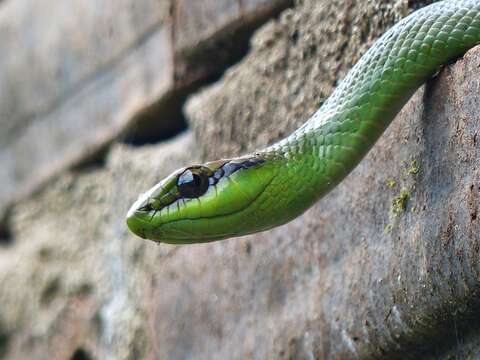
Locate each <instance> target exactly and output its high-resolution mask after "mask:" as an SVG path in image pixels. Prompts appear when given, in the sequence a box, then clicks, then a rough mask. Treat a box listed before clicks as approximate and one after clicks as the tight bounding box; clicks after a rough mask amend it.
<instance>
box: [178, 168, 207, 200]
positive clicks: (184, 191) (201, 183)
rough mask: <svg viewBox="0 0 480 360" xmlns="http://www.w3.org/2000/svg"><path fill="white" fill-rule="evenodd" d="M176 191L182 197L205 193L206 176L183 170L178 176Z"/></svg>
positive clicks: (195, 196)
mask: <svg viewBox="0 0 480 360" xmlns="http://www.w3.org/2000/svg"><path fill="white" fill-rule="evenodd" d="M177 187H178V191H179V192H180V195H182V196H183V197H184V198H197V197H199V196H202V195H203V194H205V192H206V191H207V189H208V177H207V176H206V175H203V174H197V173H194V172H192V171H191V170H185V171H184V172H183V174H182V175H180V177H179V178H178V182H177Z"/></svg>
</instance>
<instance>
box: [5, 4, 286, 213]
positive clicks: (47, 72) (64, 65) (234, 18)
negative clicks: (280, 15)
mask: <svg viewBox="0 0 480 360" xmlns="http://www.w3.org/2000/svg"><path fill="white" fill-rule="evenodd" d="M191 3H199V2H198V1H195V2H192V1H181V2H178V6H177V2H176V1H174V2H172V0H161V1H157V0H102V1H97V0H86V1H74V2H71V1H68V2H65V1H63V0H48V1H43V2H39V1H36V0H13V1H7V2H5V3H2V4H1V5H0V53H1V54H2V56H0V94H1V97H0V127H1V129H2V131H1V132H0V163H1V164H2V166H1V167H0V219H1V217H2V216H1V215H2V211H3V210H5V208H6V206H7V205H8V203H9V202H11V201H12V200H14V199H15V198H18V197H22V196H26V195H28V194H29V193H30V192H31V191H32V190H34V189H35V188H37V187H38V185H39V184H41V183H43V182H44V181H45V180H46V179H48V178H50V177H51V176H52V175H54V174H56V173H59V172H60V171H62V170H64V169H65V168H67V167H69V166H71V165H72V164H77V163H79V162H80V161H83V160H84V159H86V158H89V157H92V156H93V155H95V154H96V153H98V152H99V151H101V150H102V149H104V148H105V147H106V146H108V144H110V143H111V142H112V140H114V139H116V138H118V137H119V135H120V134H123V132H125V130H127V129H131V128H132V127H134V131H133V132H134V133H136V134H137V135H138V133H139V132H140V131H141V129H140V126H139V117H142V116H146V115H145V114H140V113H141V112H142V111H143V112H146V113H148V114H150V117H152V116H153V117H154V121H151V122H150V123H149V124H147V125H148V127H149V129H148V130H143V131H145V132H148V131H149V132H152V131H153V132H164V133H165V132H168V131H170V132H172V131H175V130H177V131H178V129H179V128H181V126H183V125H182V124H181V123H180V122H179V121H178V119H174V118H172V117H170V116H161V115H160V116H159V114H157V113H156V114H154V115H151V113H152V111H153V110H152V108H154V106H155V105H156V106H160V105H161V104H163V103H164V102H168V101H169V99H170V98H171V97H172V93H175V92H179V91H182V89H183V88H186V87H188V86H191V84H192V83H194V82H198V81H201V80H202V79H205V78H207V77H208V76H211V75H212V74H216V73H220V72H221V71H222V68H221V66H225V65H224V63H223V62H225V61H228V56H227V55H224V56H217V59H218V60H217V61H216V62H215V65H216V66H217V67H214V66H212V64H210V63H208V64H206V61H197V62H196V67H195V72H193V71H192V72H190V73H188V74H186V73H185V71H186V70H188V69H189V67H188V64H189V63H190V60H189V56H192V55H187V53H189V54H191V53H193V54H197V55H198V54H202V53H209V52H210V51H209V50H210V49H207V50H205V51H203V50H202V49H203V48H205V47H207V46H210V48H211V49H214V48H215V45H213V44H210V43H211V42H212V41H211V38H213V37H215V36H217V37H220V38H222V39H224V41H226V42H228V40H229V39H232V37H233V34H234V33H235V31H236V30H238V29H244V30H245V29H251V28H254V27H255V26H257V25H258V24H259V23H261V22H262V21H265V20H266V19H267V18H268V17H269V16H271V15H272V14H275V12H278V11H280V10H281V9H284V8H285V7H286V6H287V5H288V4H289V1H287V0H254V1H250V2H248V4H243V3H242V2H241V1H239V0H222V1H216V2H211V3H212V4H217V5H219V4H224V6H211V7H208V8H205V9H206V11H207V13H206V14H204V16H203V17H198V16H197V19H202V21H203V22H201V23H200V29H198V28H195V27H193V28H192V26H189V24H190V23H191V20H190V19H192V18H195V15H199V14H198V11H197V10H198V9H197V8H195V7H194V6H192V4H191ZM182 4H183V5H182ZM202 4H203V2H202ZM240 4H243V6H240ZM174 5H175V6H174ZM203 5H204V6H205V4H203ZM202 8H204V7H202ZM182 9H183V11H182ZM205 23H208V28H207V29H203V27H202V25H203V24H205ZM174 35H176V36H174ZM180 35H181V36H180ZM180 39H181V41H180ZM216 46H217V47H219V48H220V49H221V48H222V46H221V45H216ZM202 51H203V52H202ZM220 59H221V60H222V61H223V62H222V61H220ZM197 60H198V58H197ZM230 61H231V59H230ZM181 69H184V71H183V73H181ZM180 75H181V76H180ZM155 109H156V108H155ZM147 110H148V111H147ZM137 115H138V116H137ZM152 123H153V124H154V128H152V127H153V125H152ZM142 124H143V123H142Z"/></svg>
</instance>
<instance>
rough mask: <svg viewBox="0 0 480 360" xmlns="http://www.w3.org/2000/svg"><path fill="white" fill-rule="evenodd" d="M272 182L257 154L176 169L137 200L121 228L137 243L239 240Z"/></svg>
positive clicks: (266, 167) (267, 168)
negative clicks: (236, 237) (142, 241)
mask: <svg viewBox="0 0 480 360" xmlns="http://www.w3.org/2000/svg"><path fill="white" fill-rule="evenodd" d="M272 178H273V171H272V168H271V166H269V165H268V164H267V162H265V161H264V159H262V158H261V157H260V156H258V155H257V156H256V155H253V156H248V157H242V158H235V159H231V160H219V161H214V162H208V163H205V164H202V165H193V166H190V167H186V168H182V169H179V170H177V171H175V172H173V173H172V174H170V175H169V176H168V177H166V178H165V179H164V180H162V181H161V182H159V183H158V184H157V185H155V186H154V187H152V188H151V189H150V190H148V191H147V192H145V193H144V194H142V195H140V197H139V198H138V200H137V201H136V202H135V203H134V204H133V205H132V207H131V208H130V210H129V211H128V214H127V225H128V227H129V229H130V230H131V231H132V232H133V233H134V234H136V235H138V236H140V237H142V238H145V239H151V240H155V241H158V242H165V243H171V244H187V243H194V242H207V241H213V240H220V239H223V238H227V237H232V236H239V235H244V234H245V233H249V231H245V229H248V228H249V226H246V224H245V221H251V219H252V212H253V214H254V212H255V209H256V206H252V204H254V203H257V200H258V198H259V197H261V195H262V194H263V193H264V191H265V189H266V187H267V186H268V184H269V183H270V181H271V180H272ZM253 218H254V217H253ZM248 219H250V220H248ZM255 231H258V230H257V229H255Z"/></svg>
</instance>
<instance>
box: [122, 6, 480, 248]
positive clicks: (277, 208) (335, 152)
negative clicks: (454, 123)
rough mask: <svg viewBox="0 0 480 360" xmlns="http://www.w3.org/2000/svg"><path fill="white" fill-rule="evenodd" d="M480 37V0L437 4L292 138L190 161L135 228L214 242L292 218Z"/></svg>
mask: <svg viewBox="0 0 480 360" xmlns="http://www.w3.org/2000/svg"><path fill="white" fill-rule="evenodd" d="M479 43H480V0H456V1H455V0H448V1H441V2H437V3H434V4H432V5H430V6H427V7H424V8H422V9H420V10H418V11H416V12H414V13H412V14H411V15H409V16H407V17H406V18H404V19H403V20H401V21H400V22H398V23H397V24H396V25H395V26H393V27H392V28H391V29H390V30H389V31H387V32H386V33H385V34H384V35H383V36H382V37H381V38H380V39H379V40H377V41H376V43H375V44H374V45H373V46H372V47H371V48H370V49H369V50H368V51H367V52H366V53H365V55H364V56H363V57H362V58H361V59H360V60H359V62H358V63H357V64H356V65H355V66H354V67H353V68H352V70H351V71H350V72H349V73H348V75H347V76H346V77H345V79H344V80H343V81H342V83H341V84H340V85H339V86H338V87H337V88H336V89H335V91H334V92H333V93H332V95H331V96H330V97H329V98H328V99H327V100H326V101H325V103H324V104H323V105H322V106H321V107H320V109H319V110H318V111H317V112H316V113H315V114H314V115H313V116H312V117H311V118H310V119H309V120H308V121H307V122H306V123H305V124H304V125H303V126H302V127H300V128H299V129H298V130H296V131H295V132H293V133H292V134H291V135H290V136H288V137H287V138H285V139H283V140H280V141H279V142H277V143H275V144H273V145H271V146H269V147H267V148H266V149H263V150H259V151H256V152H254V153H252V154H249V155H246V156H241V157H237V158H232V159H222V160H218V161H212V162H207V163H204V164H199V165H193V166H189V167H186V168H181V169H179V170H177V171H175V172H174V173H172V174H171V175H170V176H168V177H167V178H165V179H164V180H163V181H161V182H160V183H158V184H157V185H155V186H154V187H153V188H151V189H150V190H148V191H147V192H146V193H144V194H142V195H140V197H139V198H138V200H137V201H136V202H135V203H134V204H133V206H132V207H131V209H130V210H129V212H128V214H127V225H128V227H129V229H130V230H131V231H132V232H133V233H135V234H136V235H138V236H140V237H142V238H146V239H151V240H155V241H158V242H164V243H170V244H190V243H198V242H208V241H214V240H220V239H225V238H230V237H235V236H242V235H246V234H252V233H255V232H259V231H263V230H267V229H270V228H273V227H275V226H278V225H281V224H285V223H286V222H288V221H290V220H292V219H294V218H296V217H297V216H299V215H300V214H302V213H303V212H304V211H305V210H306V209H308V208H309V207H310V206H312V205H313V204H314V203H315V202H316V201H317V200H318V199H319V198H321V197H322V196H323V195H325V194H326V193H327V192H328V191H329V190H331V189H332V188H334V187H335V186H336V185H337V184H338V183H339V182H340V181H341V180H342V179H344V178H345V176H346V175H347V174H348V173H349V172H350V171H352V169H353V168H354V167H355V166H356V165H357V164H358V163H359V162H360V160H361V159H362V158H363V157H364V156H365V155H366V154H367V152H368V151H369V150H370V149H371V148H372V146H373V145H374V144H375V142H376V141H377V139H378V138H379V137H380V135H381V134H382V133H383V132H384V131H385V129H386V128H387V126H388V125H389V124H390V122H391V121H392V120H393V119H394V117H395V116H396V114H397V113H398V112H399V111H400V109H401V108H402V107H403V105H404V104H405V103H406V102H407V101H408V99H409V98H410V97H411V95H412V94H413V93H414V92H415V90H416V89H417V88H418V87H419V86H420V85H421V84H423V83H424V82H425V81H426V80H427V79H428V78H429V77H431V76H432V75H433V74H435V73H436V72H437V71H439V69H440V68H441V67H442V66H443V65H444V64H446V63H448V62H450V61H452V60H454V59H456V58H457V57H459V56H461V55H463V54H464V53H465V52H466V51H467V50H468V49H470V48H472V47H473V46H475V45H477V44H479Z"/></svg>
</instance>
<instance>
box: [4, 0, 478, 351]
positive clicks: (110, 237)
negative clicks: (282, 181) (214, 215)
mask: <svg viewBox="0 0 480 360" xmlns="http://www.w3.org/2000/svg"><path fill="white" fill-rule="evenodd" d="M19 2H21V1H20V0H7V1H6V2H5V3H3V4H2V5H0V14H1V12H2V11H5V9H8V7H9V6H14V5H13V4H15V3H19ZM185 3H186V2H185ZM210 3H211V4H213V5H212V6H220V3H221V2H205V4H210ZM233 3H234V2H228V1H225V6H220V8H221V11H224V12H225V13H229V11H231V6H232V4H233ZM258 3H259V4H260V3H262V2H260V1H259V2H258ZM263 3H266V2H263ZM423 3H424V2H407V1H403V0H398V1H393V0H392V1H381V2H371V1H315V0H304V1H297V2H296V4H295V7H294V8H292V9H288V10H286V11H284V12H283V13H282V14H281V16H280V17H279V18H278V19H273V20H271V21H270V22H268V24H266V25H265V26H263V27H262V29H261V30H260V31H259V32H257V33H256V34H255V35H254V37H253V39H252V47H251V50H250V51H249V54H248V55H247V57H246V58H245V59H243V60H242V61H241V63H239V64H238V65H235V66H234V67H232V68H231V69H229V70H228V71H227V73H226V74H225V76H223V77H222V79H220V80H219V81H218V82H216V83H215V84H213V85H212V86H210V87H208V88H207V89H205V90H203V91H200V92H197V91H195V93H194V94H192V96H191V97H190V100H189V101H188V103H187V105H186V116H187V119H188V121H189V124H190V127H191V129H190V130H188V131H186V132H185V133H183V134H181V135H180V136H178V137H175V138H173V139H171V140H169V141H166V142H163V143H160V144H152V145H144V146H141V147H139V146H131V145H127V144H122V143H118V142H115V141H113V139H114V138H115V137H113V138H112V139H111V140H109V142H112V141H113V143H112V145H111V146H110V147H109V149H108V152H107V155H106V159H105V161H104V163H103V165H102V166H98V167H82V168H76V169H72V170H69V171H63V172H61V173H60V174H59V175H57V176H55V177H54V180H52V181H50V182H49V183H48V184H46V185H45V186H43V187H42V188H41V190H39V191H37V192H36V193H35V194H30V195H29V196H28V197H26V198H24V199H23V200H21V201H19V202H18V203H17V204H16V205H15V206H14V208H13V209H12V211H11V216H10V218H9V219H10V233H11V241H10V243H9V244H8V245H7V244H6V245H4V246H2V247H0V284H1V286H0V304H2V306H1V307H0V356H2V355H3V356H4V357H5V358H12V359H13V358H15V359H16V358H38V359H42V358H45V359H47V358H48V359H50V358H57V359H69V358H81V357H82V356H83V358H92V359H97V358H98V359H103V358H111V359H137V358H146V359H246V358H247V359H267V358H268V359H350V358H352V359H355V358H360V359H370V358H386V359H394V358H398V359H406V358H412V359H418V358H428V357H431V358H444V359H449V358H452V357H457V358H475V357H477V356H478V354H479V353H480V351H479V347H478V324H477V320H476V319H478V318H479V308H478V287H479V282H478V279H479V267H478V262H479V258H478V256H479V247H478V242H479V240H480V235H479V234H480V231H479V230H480V229H479V227H480V225H479V221H478V217H477V213H478V204H479V197H480V183H479V175H480V167H479V159H480V156H479V155H480V144H479V141H478V136H479V131H480V127H479V125H478V124H479V120H480V111H479V110H478V109H480V106H479V105H480V98H479V97H478V94H479V92H480V91H479V90H480V89H479V86H480V85H479V84H480V79H479V75H478V71H477V70H478V67H479V66H480V49H478V48H477V49H473V50H472V51H470V52H469V53H468V54H467V55H466V56H465V57H464V58H462V59H459V60H458V61H457V62H456V63H455V64H452V65H449V66H447V67H446V68H445V69H443V70H442V71H441V72H440V74H439V75H438V76H437V77H435V78H434V79H432V80H431V81H429V82H428V84H427V85H426V86H424V87H423V88H422V89H420V90H419V91H418V92H417V93H416V94H415V96H414V97H413V99H412V100H411V101H410V102H409V104H408V105H407V106H406V107H405V109H404V110H403V111H402V112H401V114H400V115H399V116H398V118H397V119H396V120H395V121H394V123H393V124H392V125H391V126H390V127H389V129H388V130H387V132H386V133H385V134H384V136H383V137H382V138H381V140H380V141H379V143H378V144H377V145H376V146H375V147H374V149H373V150H372V151H371V152H370V153H369V155H368V156H367V158H366V159H365V160H364V161H363V162H362V163H361V164H360V166H359V167H358V168H357V169H356V170H355V171H354V172H353V173H352V174H351V175H349V176H348V178H347V179H346V180H345V181H344V182H343V183H342V184H341V185H340V186H339V187H338V188H336V189H335V190H334V191H333V192H332V193H330V194H329V195H328V196H327V197H325V198H324V199H323V200H322V201H321V202H319V203H318V204H317V205H315V206H314V207H313V208H312V209H310V210H309V211H308V212H307V213H306V214H304V215H303V216H301V217H300V218H298V219H296V220H295V221H293V222H291V223H289V224H287V225H285V226H282V227H280V228H277V229H274V230H271V231H268V232H265V233H261V234H257V235H252V236H247V237H244V238H240V239H234V240H229V241H223V242H218V243H211V244H204V245H192V246H179V247H175V246H168V245H159V246H156V245H155V244H154V243H152V242H150V241H144V240H141V239H138V238H135V237H134V236H132V235H131V234H130V233H128V231H127V229H126V227H125V224H124V216H125V213H126V210H127V209H128V207H129V206H130V204H131V203H132V202H133V201H134V200H135V198H136V197H137V195H138V193H140V192H141V191H143V190H145V189H146V188H148V187H150V186H151V185H153V184H154V183H155V182H156V181H158V180H159V179H160V178H162V177H163V176H165V175H167V174H168V173H169V172H170V171H172V170H174V169H175V168H177V167H180V166H183V165H185V164H188V163H191V162H195V161H200V160H203V159H210V158H215V157H220V156H228V155H232V154H240V153H242V152H246V151H250V150H253V149H255V148H257V147H261V146H264V145H265V144H268V143H271V142H272V141H275V140H277V139H279V138H281V137H283V136H285V135H286V134H288V133H289V132H290V131H291V130H292V129H294V128H295V127H297V126H298V125H299V124H301V123H302V122H303V121H305V120H306V119H307V118H308V116H309V115H310V114H312V113H313V112H314V111H315V110H316V108H317V107H318V106H319V105H320V104H321V102H322V101H323V100H324V99H325V98H326V97H327V96H328V94H329V93H330V92H331V91H332V89H333V88H334V87H335V85H336V84H337V83H338V81H339V80H340V79H341V78H342V77H343V76H345V74H346V72H347V71H348V69H349V68H350V67H351V66H352V64H354V63H355V61H356V60H358V58H359V57H360V56H361V54H362V53H363V52H365V50H366V49H367V48H368V46H369V45H370V44H371V43H372V42H373V41H374V40H375V39H376V38H377V37H378V36H379V35H380V34H381V33H383V32H384V31H385V30H386V29H387V28H388V27H389V26H391V25H392V24H393V23H394V22H395V21H397V20H398V19H399V18H401V17H403V16H405V15H406V14H407V13H408V12H409V11H410V10H411V8H413V7H417V6H421V5H423ZM177 4H178V5H179V7H178V8H176V10H175V11H178V12H181V11H186V10H188V9H195V10H194V11H195V12H199V14H202V11H207V10H205V9H200V10H197V9H196V8H195V7H190V6H187V5H184V2H183V1H179V2H177ZM238 4H242V6H244V7H245V6H247V4H249V2H248V1H241V2H238ZM171 9H172V8H170V11H171ZM147 10H148V9H147ZM58 11H60V10H58ZM192 11H193V10H192ZM208 11H210V10H208ZM217 11H220V10H217ZM127 13H128V14H131V12H128V11H127ZM170 14H171V12H170ZM0 16H1V15H0ZM202 16H203V15H202ZM202 16H199V17H198V20H197V19H196V18H195V19H193V20H192V21H194V22H193V23H192V24H190V25H188V26H187V25H186V28H191V29H194V30H192V31H193V33H195V34H198V35H199V36H200V37H201V36H203V35H201V34H203V31H205V33H204V34H209V35H205V36H207V37H210V38H215V41H220V40H218V39H222V38H223V39H225V38H224V37H223V36H226V35H224V34H220V33H219V34H218V35H215V36H213V37H211V35H210V34H211V32H210V30H201V29H204V28H203V27H202V26H203V25H199V24H201V23H202V21H201V19H202ZM205 16H206V15H205ZM169 19H171V17H169ZM196 21H198V23H197V22H196ZM206 23H208V22H206ZM219 23H221V22H219ZM229 23H230V22H229ZM232 23H235V22H232ZM153 28H154V29H157V27H156V26H153ZM160 28H161V27H160ZM221 29H223V30H222V31H226V32H228V31H229V26H223V25H222V26H221ZM155 31H157V30H155ZM174 38H175V39H178V40H177V41H178V43H182V42H183V43H184V41H185V40H183V39H184V36H183V35H180V34H179V33H178V34H177V35H175V37H174ZM181 39H182V40H181ZM191 39H192V40H191V41H192V42H191V43H192V44H194V45H192V49H193V48H195V47H196V46H198V48H202V49H207V53H208V49H210V47H209V46H208V42H207V43H205V42H204V41H202V40H195V38H194V37H192V38H191ZM221 41H224V40H221ZM205 44H207V45H205ZM182 46H183V45H182ZM182 46H180V47H181V48H182V49H181V50H179V51H178V52H175V53H176V54H177V55H176V56H184V58H182V59H185V61H184V62H183V63H182V62H178V64H181V63H182V64H183V65H181V66H180V65H179V66H178V67H175V66H173V68H175V69H176V70H174V73H176V74H179V75H178V78H179V79H183V78H185V76H187V75H185V74H189V73H190V72H189V71H192V73H193V74H199V72H197V71H196V69H195V66H193V65H192V64H194V62H193V63H192V61H191V59H194V58H195V56H200V57H201V58H203V57H205V56H206V55H205V54H207V53H203V54H201V55H198V54H199V53H198V52H197V51H194V50H187V48H188V47H187V46H184V47H182ZM152 47H153V48H155V46H153V45H152ZM152 51H155V50H152ZM179 54H180V55H179ZM181 54H183V55H181ZM215 54H216V53H213V54H211V55H210V56H215ZM140 58H142V57H141V56H140ZM0 61H1V60H0ZM182 61H183V60H182ZM140 63H142V62H141V61H140ZM192 66H193V69H192ZM1 68H2V67H0V69H1ZM185 69H186V70H185ZM122 74H123V73H122ZM155 76H157V75H155ZM120 77H121V76H120ZM174 78H175V77H174ZM0 79H1V76H0ZM148 79H150V77H148ZM112 81H113V80H112ZM0 83H1V82H0ZM106 83H109V82H106ZM159 84H160V82H159ZM162 84H163V82H162ZM0 86H2V85H0ZM162 86H165V85H162ZM144 91H145V94H146V95H145V97H146V98H149V99H151V102H155V101H157V100H158V97H159V96H161V95H159V93H158V92H155V91H153V88H145V90H144ZM94 94H96V92H85V99H89V98H94V97H95V96H94ZM182 96H185V94H182ZM106 98H110V96H106ZM126 98H128V99H129V97H128V96H126ZM0 101H2V100H1V99H0ZM131 101H134V102H135V101H137V100H135V96H134V97H133V100H131ZM149 103H150V101H140V102H138V104H139V107H138V108H137V107H135V110H138V111H142V110H145V109H147V108H149V105H148V104H149ZM95 108H96V107H95V106H94V105H91V107H87V109H90V111H93V109H95ZM112 108H113V107H112ZM19 109H23V107H19ZM154 110H155V109H154ZM149 111H153V110H152V109H149ZM67 114H71V112H68V113H67ZM132 114H133V115H129V116H126V118H133V119H134V118H135V114H136V112H135V111H133V112H132ZM157 115H158V116H159V121H167V120H168V119H162V116H161V114H157ZM72 116H77V115H72ZM64 121H67V120H64ZM129 121H133V120H129ZM1 126H2V130H3V126H4V125H3V123H2V124H1ZM6 128H7V127H5V129H6ZM12 131H13V130H12ZM12 134H13V133H12ZM15 138H16V136H13V135H12V136H11V140H15ZM47 138H48V137H47Z"/></svg>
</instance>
